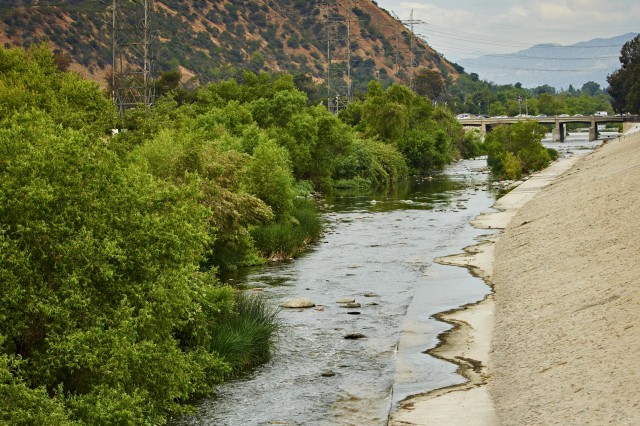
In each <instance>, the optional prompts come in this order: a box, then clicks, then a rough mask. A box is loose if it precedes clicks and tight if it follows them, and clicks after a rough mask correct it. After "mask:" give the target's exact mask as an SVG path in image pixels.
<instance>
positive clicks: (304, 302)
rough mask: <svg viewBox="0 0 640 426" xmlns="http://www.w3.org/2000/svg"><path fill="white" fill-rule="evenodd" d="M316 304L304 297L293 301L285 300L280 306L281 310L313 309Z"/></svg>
mask: <svg viewBox="0 0 640 426" xmlns="http://www.w3.org/2000/svg"><path fill="white" fill-rule="evenodd" d="M314 306H316V304H315V303H314V302H313V300H310V299H307V298H305V297H296V298H293V299H287V300H285V301H284V302H282V303H281V304H280V307H281V308H292V309H295V308H313V307H314Z"/></svg>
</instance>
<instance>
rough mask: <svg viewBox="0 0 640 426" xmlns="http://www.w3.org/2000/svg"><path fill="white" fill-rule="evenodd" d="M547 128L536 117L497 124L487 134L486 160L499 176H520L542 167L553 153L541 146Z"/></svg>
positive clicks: (502, 177)
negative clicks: (532, 119)
mask: <svg viewBox="0 0 640 426" xmlns="http://www.w3.org/2000/svg"><path fill="white" fill-rule="evenodd" d="M544 135H545V129H544V127H543V126H541V125H539V124H538V123H536V122H535V121H521V122H518V123H515V124H512V125H508V126H498V127H496V128H495V129H493V131H491V132H490V133H488V134H487V136H486V138H485V147H486V150H487V154H488V158H487V163H488V164H489V166H490V167H491V170H492V172H493V173H494V175H495V176H496V177H497V178H499V179H518V178H520V177H521V176H522V175H523V174H529V173H531V172H534V171H537V170H542V169H544V168H545V167H547V166H548V165H549V162H550V161H551V156H550V153H549V151H548V150H547V149H546V148H545V147H544V146H542V143H541V141H542V138H543V137H544Z"/></svg>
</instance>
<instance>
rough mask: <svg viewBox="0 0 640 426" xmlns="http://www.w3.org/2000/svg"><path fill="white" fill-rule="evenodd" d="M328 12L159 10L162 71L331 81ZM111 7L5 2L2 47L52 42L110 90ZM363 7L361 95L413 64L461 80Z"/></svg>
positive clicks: (242, 1) (0, 2) (242, 3)
mask: <svg viewBox="0 0 640 426" xmlns="http://www.w3.org/2000/svg"><path fill="white" fill-rule="evenodd" d="M324 3H326V1H324V2H323V1H320V0H218V1H211V0H155V1H154V2H153V15H152V19H151V24H152V26H153V28H154V29H155V30H157V31H156V32H155V33H156V34H157V46H156V48H155V49H154V50H155V52H156V57H155V58H156V59H155V65H156V70H157V71H168V70H175V69H179V70H180V71H181V73H182V77H183V81H187V80H189V81H191V82H192V83H193V84H202V83H206V82H208V81H213V80H220V79H224V78H229V77H232V76H234V75H237V72H238V70H242V69H246V68H248V69H251V70H253V71H263V70H264V71H272V72H280V71H285V72H289V73H292V74H295V73H304V74H306V75H308V76H311V78H312V79H313V80H315V81H316V82H320V81H322V80H323V79H324V78H325V76H326V72H327V71H326V69H327V64H326V56H327V31H326V25H325V23H326V19H325V17H324V16H325V15H323V12H322V6H323V4H324ZM342 3H343V2H340V1H338V2H336V4H342ZM111 4H112V1H111V0H109V1H104V0H92V1H86V0H66V1H61V0H0V43H3V44H4V45H5V46H7V47H13V46H23V47H28V46H30V45H32V44H35V43H40V42H43V41H44V42H46V43H48V44H49V45H50V46H51V48H52V49H53V50H54V51H56V52H58V53H59V54H60V55H61V56H62V57H66V58H67V60H68V61H70V69H71V70H74V71H76V72H79V73H81V74H83V75H84V76H85V77H88V78H91V79H93V80H96V81H99V82H100V83H101V84H103V85H105V77H107V76H108V75H109V70H110V67H111V61H112V53H111V25H112V24H111V22H112V14H111ZM353 4H354V5H355V7H353V8H352V10H351V13H350V14H349V16H352V17H353V20H352V21H351V28H350V30H351V34H352V40H353V41H352V46H351V47H352V57H351V63H352V66H353V70H352V78H353V85H354V88H355V89H356V90H364V89H365V88H366V84H367V83H368V82H369V81H370V80H371V79H374V78H377V79H379V80H382V81H383V82H385V81H386V82H387V83H390V82H392V81H401V82H406V76H407V68H406V66H403V64H408V63H409V61H410V57H411V56H413V58H414V63H415V64H416V65H417V66H419V67H426V68H428V69H431V70H434V71H436V72H438V73H440V74H441V75H442V76H443V78H445V79H447V78H453V79H455V78H456V76H457V75H458V72H459V71H461V68H460V67H459V66H456V65H455V64H451V63H449V62H448V61H446V60H445V59H444V58H443V57H442V55H440V54H439V53H437V52H436V51H434V50H433V49H432V48H431V47H429V46H428V45H427V44H425V43H424V42H423V41H420V40H419V39H417V38H413V42H410V37H409V32H408V30H407V29H406V28H405V27H404V26H403V25H402V23H401V22H400V21H398V20H397V19H395V18H394V17H392V16H391V15H390V14H389V13H387V12H386V11H385V10H383V9H380V8H379V7H378V6H377V5H376V3H375V2H372V1H369V0H361V1H357V2H354V3H353ZM339 7H340V8H342V9H344V6H343V5H341V6H339ZM341 13H342V14H343V16H344V15H346V14H347V11H344V10H341ZM336 37H337V38H339V36H336ZM343 40H344V39H343ZM338 42H339V41H337V42H336V43H338ZM342 43H343V44H344V42H342ZM410 46H413V55H411V53H410Z"/></svg>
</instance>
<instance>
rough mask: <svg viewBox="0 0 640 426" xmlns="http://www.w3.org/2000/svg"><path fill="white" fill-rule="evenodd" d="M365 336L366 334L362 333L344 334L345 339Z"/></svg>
mask: <svg viewBox="0 0 640 426" xmlns="http://www.w3.org/2000/svg"><path fill="white" fill-rule="evenodd" d="M365 337H367V336H365V335H364V334H362V333H351V334H347V335H346V336H344V338H345V339H349V340H357V339H364V338H365Z"/></svg>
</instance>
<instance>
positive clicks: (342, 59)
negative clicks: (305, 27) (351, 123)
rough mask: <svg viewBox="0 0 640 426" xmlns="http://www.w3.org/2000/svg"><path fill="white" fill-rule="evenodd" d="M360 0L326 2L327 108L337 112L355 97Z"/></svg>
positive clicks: (324, 6) (324, 11)
mask: <svg viewBox="0 0 640 426" xmlns="http://www.w3.org/2000/svg"><path fill="white" fill-rule="evenodd" d="M358 3H359V0H326V1H325V2H324V3H323V5H322V6H323V15H324V19H325V33H326V35H327V62H326V65H327V75H326V80H327V82H326V83H327V108H328V109H329V111H331V112H333V113H335V114H337V113H338V112H339V111H340V110H341V109H344V108H346V107H347V104H348V103H349V102H351V100H352V95H353V94H352V78H351V72H352V63H351V61H352V56H353V52H352V47H351V45H352V43H353V41H354V39H355V38H354V36H353V34H352V24H353V23H354V22H356V19H355V17H354V13H353V9H354V8H355V7H356V6H357V5H358Z"/></svg>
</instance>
